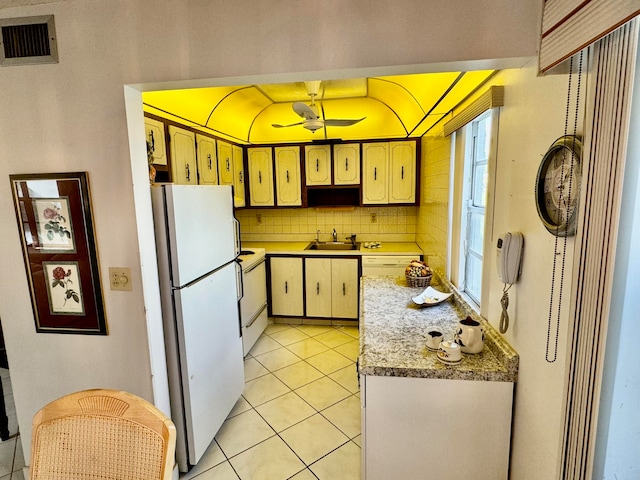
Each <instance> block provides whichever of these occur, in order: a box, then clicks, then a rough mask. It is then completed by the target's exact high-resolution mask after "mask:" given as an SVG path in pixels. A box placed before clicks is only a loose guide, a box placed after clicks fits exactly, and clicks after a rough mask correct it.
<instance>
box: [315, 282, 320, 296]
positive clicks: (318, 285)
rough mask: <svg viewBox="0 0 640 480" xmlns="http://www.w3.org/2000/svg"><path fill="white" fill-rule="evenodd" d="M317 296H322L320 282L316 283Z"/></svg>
mask: <svg viewBox="0 0 640 480" xmlns="http://www.w3.org/2000/svg"><path fill="white" fill-rule="evenodd" d="M316 295H320V282H317V283H316Z"/></svg>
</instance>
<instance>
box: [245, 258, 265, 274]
mask: <svg viewBox="0 0 640 480" xmlns="http://www.w3.org/2000/svg"><path fill="white" fill-rule="evenodd" d="M266 261H267V259H266V257H262V258H261V259H260V260H259V261H258V263H256V264H255V265H251V266H250V267H249V268H247V269H246V270H244V273H245V275H246V274H247V273H249V272H252V271H253V270H255V269H256V268H258V267H259V266H260V265H262V264H263V263H264V262H266Z"/></svg>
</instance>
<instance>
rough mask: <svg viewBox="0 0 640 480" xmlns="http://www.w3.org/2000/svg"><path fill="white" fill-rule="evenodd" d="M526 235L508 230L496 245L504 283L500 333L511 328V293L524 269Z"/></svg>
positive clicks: (497, 259)
mask: <svg viewBox="0 0 640 480" xmlns="http://www.w3.org/2000/svg"><path fill="white" fill-rule="evenodd" d="M523 248H524V237H523V236H522V234H521V233H519V232H513V233H511V232H507V233H503V234H502V235H500V236H499V237H498V243H497V245H496V267H497V269H498V278H499V279H500V281H501V282H502V283H504V284H505V285H504V288H503V289H502V299H501V300H500V304H501V305H502V315H501V316H500V333H505V332H506V331H507V329H508V328H509V313H508V311H507V308H509V294H508V293H507V292H508V291H509V289H510V288H511V285H513V284H514V283H516V281H517V280H518V277H519V276H520V273H521V271H522V250H523Z"/></svg>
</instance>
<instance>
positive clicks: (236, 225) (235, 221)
mask: <svg viewBox="0 0 640 480" xmlns="http://www.w3.org/2000/svg"><path fill="white" fill-rule="evenodd" d="M233 226H234V228H233V230H234V232H235V234H236V238H235V240H236V257H237V256H238V255H240V222H239V221H238V219H237V218H235V217H233Z"/></svg>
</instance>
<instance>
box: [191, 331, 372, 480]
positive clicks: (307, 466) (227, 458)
mask: <svg viewBox="0 0 640 480" xmlns="http://www.w3.org/2000/svg"><path fill="white" fill-rule="evenodd" d="M301 326H302V327H304V325H301ZM298 327H299V326H292V325H288V326H286V327H284V328H282V329H279V330H277V331H276V332H273V333H278V332H282V331H285V330H288V329H296V330H298ZM342 328H344V327H342ZM342 328H341V327H335V326H331V327H330V328H329V329H328V330H327V331H325V332H319V333H317V334H316V335H309V334H308V333H306V332H302V331H301V333H304V334H305V335H307V336H308V338H305V339H302V340H298V341H294V342H291V343H289V344H287V345H284V344H283V343H281V342H279V341H278V340H276V339H275V338H273V337H272V336H271V334H269V333H266V332H265V333H264V334H263V335H264V336H265V337H268V338H270V339H271V340H273V341H274V342H276V343H277V344H278V345H280V346H279V347H277V348H274V349H272V350H268V351H265V352H262V353H260V354H258V355H255V354H254V353H251V352H249V353H248V354H247V356H246V357H245V359H244V360H245V361H246V360H247V359H248V358H251V359H253V360H255V361H256V362H258V364H259V365H260V366H261V367H262V368H264V369H265V370H266V372H267V373H265V374H263V375H258V376H256V377H254V378H252V379H251V380H248V381H245V384H246V383H248V382H250V381H253V380H256V379H258V378H261V377H264V376H266V375H268V374H271V375H273V377H274V378H275V379H277V380H278V381H280V382H281V383H282V384H283V385H285V386H286V387H287V389H288V391H287V392H286V393H283V394H282V395H278V396H276V397H274V398H272V399H269V400H267V401H265V402H262V403H260V404H258V405H254V404H253V403H251V402H250V401H249V400H248V399H247V398H246V397H245V396H244V393H243V394H242V395H241V398H243V399H244V401H245V402H246V403H247V404H248V405H249V406H250V408H249V409H247V410H245V411H243V412H240V413H238V414H236V415H234V417H236V416H238V415H241V414H243V413H246V412H248V411H250V410H253V411H254V412H255V413H256V414H257V415H258V416H259V417H260V418H261V419H262V420H263V421H264V422H265V423H266V424H267V425H268V426H269V428H271V430H272V431H273V432H274V435H271V436H270V437H268V438H266V439H264V440H261V441H260V442H258V443H256V444H254V445H252V446H250V447H248V448H246V449H244V450H242V451H240V452H238V453H236V454H234V455H233V456H228V455H227V454H226V453H225V452H224V450H223V448H222V446H221V445H220V443H219V442H218V441H217V440H215V439H214V441H215V442H216V444H217V446H218V448H219V449H220V451H221V452H222V454H223V456H224V458H225V461H226V462H228V463H229V465H230V466H231V468H232V470H233V471H234V473H235V474H236V476H237V477H238V478H241V477H240V475H239V473H238V472H237V471H236V469H235V468H234V467H233V464H232V463H231V459H232V458H235V457H237V456H238V455H241V454H242V453H244V452H247V451H248V450H250V449H251V448H254V447H256V446H257V445H260V444H261V443H263V442H265V441H267V440H269V439H272V438H274V437H275V436H277V437H278V438H279V439H280V440H281V441H282V442H283V443H284V444H285V445H286V446H287V448H288V449H289V450H290V451H291V452H292V453H293V454H294V455H295V456H296V457H297V458H298V459H299V460H300V462H301V463H302V464H303V465H304V466H305V468H303V469H302V470H300V471H298V472H296V473H294V474H293V475H292V477H293V476H296V475H298V474H299V473H301V472H303V471H305V470H309V472H310V473H311V474H312V475H313V476H314V477H315V478H318V477H317V475H316V474H315V473H314V472H313V471H312V470H311V468H310V467H311V465H314V464H316V463H317V462H319V461H320V460H321V459H323V458H325V457H327V456H328V455H330V454H332V453H333V452H335V451H336V450H338V449H339V448H342V447H343V446H345V445H347V444H348V443H353V444H354V445H355V446H356V447H358V448H361V447H360V446H359V445H358V444H357V443H355V441H354V439H355V438H357V437H358V435H361V433H359V434H358V435H356V436H354V437H351V435H349V434H348V433H346V432H344V431H343V430H342V429H340V427H339V426H338V425H335V424H334V422H332V421H331V420H330V419H329V418H327V417H326V416H325V415H324V414H323V413H322V412H324V411H326V410H327V409H329V408H331V407H333V406H335V405H337V404H339V403H340V402H342V401H345V400H347V399H349V398H351V397H356V398H358V401H359V397H357V395H358V393H359V389H358V392H355V393H354V392H352V391H351V390H350V389H348V388H346V387H345V386H343V385H341V384H340V383H339V382H337V381H336V380H334V379H333V378H331V377H330V375H332V374H334V373H336V372H338V371H340V370H342V369H344V368H348V367H352V366H355V364H356V362H355V361H354V360H352V359H351V358H350V357H348V356H347V355H345V354H343V353H342V352H339V351H337V350H336V348H338V347H341V346H343V345H346V344H348V343H350V342H352V341H354V340H355V341H357V340H358V339H357V338H354V337H353V336H352V335H349V334H348V333H345V332H344V331H341V330H342ZM351 328H352V327H351ZM298 331H300V330H298ZM332 331H333V332H335V331H338V332H340V333H341V334H343V335H345V337H348V338H349V340H347V341H346V342H344V343H342V344H340V345H336V346H335V347H332V346H329V345H327V344H325V343H324V342H322V341H320V340H317V339H315V338H314V337H317V336H319V335H322V334H326V333H329V332H332ZM308 339H315V340H316V341H318V342H319V343H321V344H322V345H323V346H325V347H326V348H327V350H325V351H324V352H319V353H317V354H315V355H310V356H308V357H306V358H302V357H300V356H299V355H298V354H296V353H294V352H293V351H291V350H289V348H288V347H289V346H291V345H294V344H296V343H300V342H303V341H306V340H308ZM282 349H285V350H286V351H287V352H289V353H291V354H292V355H294V356H295V357H297V358H299V361H295V362H294V363H292V364H289V365H285V366H283V367H280V368H277V369H271V368H269V367H267V366H266V365H265V364H263V363H262V362H260V360H259V359H258V358H257V356H260V355H264V354H267V353H269V352H275V351H278V350H282ZM329 351H332V352H335V353H337V354H338V355H340V356H341V357H343V358H345V359H347V360H348V361H349V362H350V363H349V364H348V365H346V366H344V367H341V368H338V369H337V370H335V371H333V372H329V373H324V372H323V371H322V370H319V369H318V368H316V367H315V366H314V365H312V364H311V363H309V362H308V361H307V360H308V359H309V358H312V357H314V356H317V355H321V354H323V353H326V352H329ZM300 362H304V364H305V365H306V366H308V367H310V368H312V369H314V370H316V371H318V372H319V373H321V374H322V375H321V376H320V377H318V378H316V379H314V380H312V381H310V382H307V383H304V384H302V385H299V386H298V387H296V389H299V388H302V387H304V386H306V385H310V384H311V383H313V382H315V381H318V380H321V379H324V378H328V379H329V380H331V381H332V382H334V383H335V384H336V385H337V386H339V387H340V388H342V389H344V390H345V391H346V392H348V393H349V395H348V396H346V397H344V398H342V399H340V400H338V401H336V402H333V403H331V404H329V405H326V406H325V407H324V408H322V409H321V410H319V409H317V408H316V407H314V406H313V405H311V404H310V403H309V402H308V401H306V400H305V399H304V398H303V397H302V396H300V394H299V393H298V392H296V389H293V388H291V387H290V386H289V385H287V384H286V383H285V382H284V381H283V380H282V379H280V378H279V377H278V376H277V375H276V374H275V373H276V372H278V371H280V370H283V369H285V368H287V367H290V366H292V365H295V364H298V363H300ZM356 375H357V372H356ZM289 393H293V394H295V395H296V397H297V398H298V399H300V400H302V401H303V402H304V403H305V404H306V405H308V406H309V407H310V408H311V409H312V411H313V412H314V413H313V414H312V415H310V416H309V417H306V418H304V419H302V420H300V421H298V422H296V423H294V424H292V425H289V426H288V427H287V428H285V429H283V430H282V432H285V431H287V430H289V429H290V428H292V427H294V426H295V425H298V424H300V423H302V422H304V421H306V420H308V419H309V418H311V417H313V416H315V415H316V414H319V415H320V416H321V417H322V418H323V419H324V420H326V421H327V422H328V423H329V424H330V425H331V426H333V427H334V428H336V429H337V430H338V431H339V432H340V433H341V434H343V435H344V436H345V437H346V439H347V440H346V441H345V442H343V443H341V444H340V445H338V446H336V447H335V448H333V449H332V450H331V451H329V452H327V453H325V454H324V455H322V456H321V457H319V458H317V459H315V460H314V461H313V462H311V463H309V464H307V463H306V462H305V461H304V460H303V459H302V458H301V457H300V456H299V455H298V453H297V452H296V451H295V450H294V448H293V447H292V446H290V445H289V443H287V442H286V441H285V439H284V438H283V437H282V436H281V435H280V433H282V432H278V431H276V429H275V428H274V427H273V426H272V425H271V423H269V421H268V420H267V419H266V418H265V417H264V416H263V415H262V414H261V413H260V412H259V411H258V410H257V408H258V407H260V406H262V405H266V404H267V403H269V402H271V401H273V400H276V399H278V398H281V397H283V396H284V395H288V394H289ZM229 418H233V417H229ZM221 463H222V462H221ZM221 463H219V464H217V465H214V466H212V467H211V468H215V467H216V466H218V465H220V464H221ZM209 470H210V469H208V470H205V472H206V471H209ZM202 473H204V472H202ZM202 473H200V474H198V475H197V476H196V477H198V476H200V475H201V474H202ZM196 477H193V478H196ZM292 477H289V478H292ZM241 480H243V479H241Z"/></svg>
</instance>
